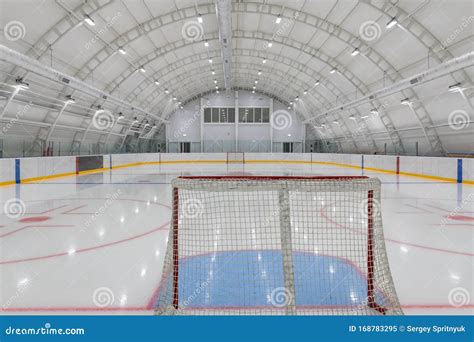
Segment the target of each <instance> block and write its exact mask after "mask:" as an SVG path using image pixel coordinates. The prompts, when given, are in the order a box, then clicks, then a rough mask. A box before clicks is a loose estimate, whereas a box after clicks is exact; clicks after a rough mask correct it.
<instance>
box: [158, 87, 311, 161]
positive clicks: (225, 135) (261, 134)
mask: <svg viewBox="0 0 474 342" xmlns="http://www.w3.org/2000/svg"><path fill="white" fill-rule="evenodd" d="M200 105H202V108H200V107H199V106H200ZM204 107H234V108H236V111H235V120H236V122H235V123H231V124H215V123H213V124H209V123H203V118H202V115H203V114H204ZM245 107H262V108H265V107H268V108H269V111H270V115H271V114H272V113H275V112H276V111H281V112H282V113H283V114H282V116H284V117H285V118H284V120H286V122H287V124H284V125H283V126H278V127H276V125H275V127H273V128H272V126H271V124H270V123H260V124H258V123H239V122H238V108H245ZM272 108H273V112H272ZM169 121H170V123H169V124H168V125H167V140H168V142H171V143H176V142H179V141H182V142H201V137H202V140H204V144H203V146H202V148H203V151H205V152H206V151H207V152H226V151H235V148H236V143H235V140H236V135H237V140H238V141H239V142H238V147H239V151H243V152H270V150H271V146H272V145H271V143H270V141H271V140H272V139H273V142H274V146H275V144H281V143H282V142H303V141H304V136H305V127H304V125H303V124H302V122H301V120H300V118H299V117H298V116H297V115H296V113H295V112H294V111H293V110H288V108H287V104H283V103H280V102H279V101H276V100H273V99H272V98H270V97H268V96H266V95H262V94H259V93H255V94H252V92H249V91H238V92H236V91H228V92H221V93H220V94H216V93H212V94H209V95H206V96H205V97H203V98H202V99H198V100H195V101H192V102H190V103H188V104H186V105H185V106H184V108H183V109H179V110H177V111H176V112H175V113H173V114H172V115H171V116H170V118H169ZM236 126H238V127H237V129H236ZM201 127H202V128H201ZM236 132H237V133H236ZM174 146H175V147H176V146H177V145H174ZM278 147H280V146H278ZM279 150H282V148H279ZM170 151H171V150H170ZM173 152H176V151H173Z"/></svg>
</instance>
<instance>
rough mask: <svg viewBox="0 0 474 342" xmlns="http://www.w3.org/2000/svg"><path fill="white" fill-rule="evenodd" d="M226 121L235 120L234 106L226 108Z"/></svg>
mask: <svg viewBox="0 0 474 342" xmlns="http://www.w3.org/2000/svg"><path fill="white" fill-rule="evenodd" d="M227 120H228V121H227V122H235V108H227Z"/></svg>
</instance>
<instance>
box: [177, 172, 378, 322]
mask: <svg viewBox="0 0 474 342" xmlns="http://www.w3.org/2000/svg"><path fill="white" fill-rule="evenodd" d="M178 178H179V179H202V180H236V179H243V180H341V181H344V180H351V179H369V177H367V176H180V177H178ZM373 199H374V191H373V190H368V192H367V216H368V218H367V306H368V307H370V308H371V309H374V310H376V311H378V312H380V313H381V314H382V315H385V314H386V311H387V309H386V308H385V307H383V306H381V305H379V304H377V302H376V301H375V285H374V255H373V251H374V241H373V234H374V232H373V230H374V218H373ZM178 204H179V191H178V188H176V187H175V188H173V211H172V222H173V227H172V229H173V241H172V243H173V307H174V308H175V309H176V310H178V309H179V295H178V286H179V284H178V276H179V254H178V253H179V243H178V242H179V240H178V233H179V229H178V221H179V210H178V209H179V208H178Z"/></svg>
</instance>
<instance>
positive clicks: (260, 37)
mask: <svg viewBox="0 0 474 342" xmlns="http://www.w3.org/2000/svg"><path fill="white" fill-rule="evenodd" d="M210 35H211V36H213V37H214V36H217V33H211V34H210ZM271 37H272V36H270V35H269V34H265V33H263V32H251V33H248V32H245V31H234V38H235V39H239V38H240V39H252V40H257V41H262V43H264V42H267V41H268V40H269V39H271ZM183 42H185V41H184V40H183V41H181V43H180V44H177V45H178V46H181V47H184V45H183V44H182V43H183ZM275 42H276V43H278V44H281V45H282V46H283V47H284V48H293V49H296V50H297V51H299V52H303V53H305V54H307V55H308V56H311V57H315V58H317V59H318V60H320V61H321V62H322V63H325V64H327V65H331V66H332V67H336V68H337V69H338V71H339V73H340V74H341V75H342V76H344V77H345V78H346V79H347V81H348V82H350V83H351V84H352V86H354V88H355V89H356V90H357V91H358V92H361V93H362V94H363V93H364V92H367V91H368V90H369V89H368V87H367V86H366V85H365V83H364V82H363V81H362V80H360V79H359V78H358V77H357V76H355V74H353V73H352V72H350V71H349V70H348V69H346V68H345V67H344V66H343V65H342V64H340V63H339V62H337V61H336V62H337V63H335V62H334V61H333V62H332V64H329V63H330V60H331V58H330V57H329V56H327V55H325V54H324V53H323V52H322V51H320V50H317V49H314V48H309V47H307V46H306V47H305V46H304V44H303V43H301V42H298V41H295V40H292V39H290V38H284V39H280V38H276V39H275ZM194 44H202V42H196V43H194ZM172 45H175V43H172ZM191 45H192V44H191ZM262 45H263V44H262ZM186 46H189V44H188V45H186ZM166 50H168V52H173V53H175V52H176V51H174V50H171V51H170V50H169V49H168V48H167V49H166ZM203 54H204V53H203ZM212 55H213V56H214V55H217V51H216V52H215V53H212ZM160 56H161V55H160V54H158V53H157V52H155V51H154V52H152V53H150V54H149V55H146V56H144V57H142V58H141V59H140V60H139V61H138V64H139V65H144V64H147V63H151V62H153V60H154V59H157V58H159V57H160ZM263 57H264V55H261V56H259V58H263ZM170 69H171V68H170ZM176 69H177V68H176ZM299 71H301V70H299ZM135 72H136V70H134V69H133V68H129V70H127V72H125V73H121V74H120V76H119V79H120V80H113V81H112V82H111V84H110V85H109V86H112V85H113V86H114V88H118V87H120V85H121V84H122V83H123V82H125V80H126V79H127V78H128V77H130V76H132V75H133V74H135ZM160 72H161V70H160ZM153 77H155V79H159V80H162V79H163V75H160V74H159V75H158V76H155V75H153ZM309 77H313V79H319V78H320V77H321V75H320V74H319V73H318V72H317V71H314V72H313V75H312V76H309ZM117 82H118V83H117ZM148 86H149V81H147V82H141V83H139V85H138V86H137V87H136V88H135V89H134V90H132V92H134V93H135V94H139V93H141V92H142V90H143V89H144V88H146V87H148ZM114 88H110V91H111V92H114V90H115V89H114ZM342 95H343V94H342V93H340V94H338V97H341V96H342ZM128 96H129V95H128ZM128 96H127V98H129V97H128ZM380 106H381V104H380V103H379V104H378V105H377V107H380ZM382 123H383V125H384V126H385V129H386V130H387V131H388V132H391V134H390V135H391V139H392V140H394V141H396V143H395V145H396V148H398V149H399V150H401V151H403V150H404V148H403V145H402V142H401V139H400V137H399V135H398V134H397V133H396V131H395V127H394V125H393V123H392V122H391V119H390V118H389V117H388V116H387V115H385V114H383V115H382Z"/></svg>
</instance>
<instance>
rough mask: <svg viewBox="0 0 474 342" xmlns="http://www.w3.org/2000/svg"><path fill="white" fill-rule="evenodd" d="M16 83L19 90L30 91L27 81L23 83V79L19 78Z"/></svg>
mask: <svg viewBox="0 0 474 342" xmlns="http://www.w3.org/2000/svg"><path fill="white" fill-rule="evenodd" d="M15 83H16V87H17V89H19V90H25V89H28V88H29V87H30V84H29V83H26V82H25V81H23V77H17V78H16V79H15Z"/></svg>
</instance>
